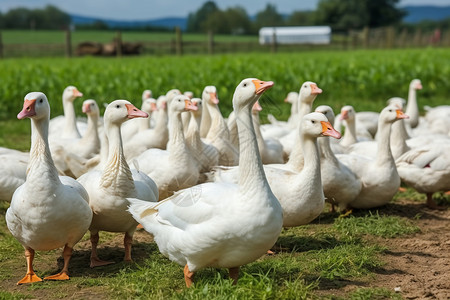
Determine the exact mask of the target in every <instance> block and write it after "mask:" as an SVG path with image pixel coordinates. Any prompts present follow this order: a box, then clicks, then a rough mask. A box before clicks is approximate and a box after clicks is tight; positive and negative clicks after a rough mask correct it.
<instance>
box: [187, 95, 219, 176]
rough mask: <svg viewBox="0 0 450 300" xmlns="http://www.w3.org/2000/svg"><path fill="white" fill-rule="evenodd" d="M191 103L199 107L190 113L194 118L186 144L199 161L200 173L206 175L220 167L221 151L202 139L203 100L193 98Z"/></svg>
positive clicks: (190, 123) (190, 124)
mask: <svg viewBox="0 0 450 300" xmlns="http://www.w3.org/2000/svg"><path fill="white" fill-rule="evenodd" d="M191 102H192V104H193V105H195V106H197V110H192V111H191V112H190V114H191V115H192V116H191V118H190V122H189V125H188V128H187V131H186V143H187V145H188V147H189V149H190V151H191V153H192V156H193V157H194V159H196V160H197V164H198V166H199V171H200V172H201V173H204V172H208V171H209V170H210V169H211V167H212V166H217V165H218V163H219V151H217V149H216V148H215V147H214V146H213V145H210V144H207V143H205V142H203V141H202V139H201V138H200V124H201V119H202V111H203V105H202V99H200V98H192V99H191Z"/></svg>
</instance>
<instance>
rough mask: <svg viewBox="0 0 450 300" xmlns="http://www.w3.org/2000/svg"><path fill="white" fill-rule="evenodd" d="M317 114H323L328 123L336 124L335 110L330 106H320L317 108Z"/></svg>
mask: <svg viewBox="0 0 450 300" xmlns="http://www.w3.org/2000/svg"><path fill="white" fill-rule="evenodd" d="M315 112H318V113H322V114H324V115H325V117H327V119H328V122H330V123H331V124H334V117H335V116H334V112H333V109H332V108H331V107H330V106H328V105H319V106H317V107H316V110H315Z"/></svg>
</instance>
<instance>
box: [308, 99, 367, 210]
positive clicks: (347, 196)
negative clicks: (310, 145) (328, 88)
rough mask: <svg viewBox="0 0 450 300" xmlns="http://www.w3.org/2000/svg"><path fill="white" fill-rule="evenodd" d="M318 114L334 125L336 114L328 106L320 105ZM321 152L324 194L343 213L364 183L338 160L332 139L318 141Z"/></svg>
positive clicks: (317, 109) (317, 110)
mask: <svg viewBox="0 0 450 300" xmlns="http://www.w3.org/2000/svg"><path fill="white" fill-rule="evenodd" d="M315 111H316V112H320V113H323V114H324V115H325V116H326V117H327V119H328V121H329V122H330V123H331V124H334V113H333V110H332V109H331V107H329V106H328V105H320V106H318V107H317V108H316V109H315ZM318 144H319V150H320V174H321V176H322V186H323V193H324V194H325V198H326V199H327V202H329V203H330V204H331V205H332V206H331V207H332V211H333V210H334V205H336V204H337V205H338V207H339V210H340V211H343V210H345V209H346V208H347V205H348V204H349V203H350V202H352V201H353V200H355V198H356V197H357V196H358V195H359V193H360V191H361V187H362V183H361V181H360V180H359V178H358V177H357V176H356V175H355V174H354V173H353V172H352V171H351V170H350V169H349V168H348V167H347V166H345V165H344V164H343V163H341V162H340V161H339V160H338V159H337V158H336V155H335V154H334V152H333V151H332V149H331V146H330V139H328V138H319V139H318Z"/></svg>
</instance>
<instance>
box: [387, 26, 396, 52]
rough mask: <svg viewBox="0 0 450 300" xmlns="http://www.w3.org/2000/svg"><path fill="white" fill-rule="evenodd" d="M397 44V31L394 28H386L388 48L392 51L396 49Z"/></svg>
mask: <svg viewBox="0 0 450 300" xmlns="http://www.w3.org/2000/svg"><path fill="white" fill-rule="evenodd" d="M394 43H395V29H394V27H393V26H389V27H387V28H386V48H388V49H392V48H394V46H395V45H394Z"/></svg>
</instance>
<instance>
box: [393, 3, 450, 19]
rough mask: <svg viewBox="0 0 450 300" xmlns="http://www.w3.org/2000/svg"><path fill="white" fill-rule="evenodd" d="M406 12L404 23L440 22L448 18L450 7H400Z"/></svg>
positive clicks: (449, 16)
mask: <svg viewBox="0 0 450 300" xmlns="http://www.w3.org/2000/svg"><path fill="white" fill-rule="evenodd" d="M402 8H403V9H405V10H406V11H407V12H408V15H407V16H406V17H404V18H403V22H405V23H418V22H420V21H424V20H431V21H440V20H443V19H446V18H450V6H431V5H424V6H405V7H402Z"/></svg>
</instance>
